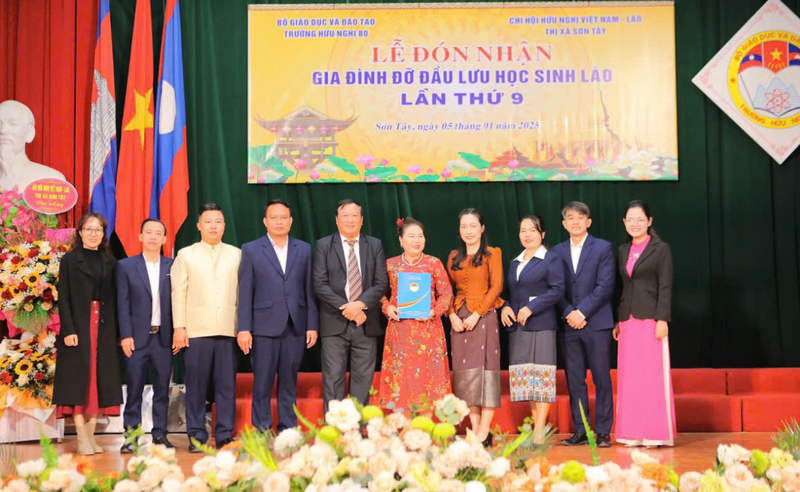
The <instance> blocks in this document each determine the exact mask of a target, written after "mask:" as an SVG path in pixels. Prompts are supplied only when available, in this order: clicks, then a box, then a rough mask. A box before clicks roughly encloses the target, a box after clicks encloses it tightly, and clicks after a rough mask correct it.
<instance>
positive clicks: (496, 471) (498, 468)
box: [486, 457, 511, 478]
mask: <svg viewBox="0 0 800 492" xmlns="http://www.w3.org/2000/svg"><path fill="white" fill-rule="evenodd" d="M509 471H511V462H510V461H508V459H506V458H502V457H500V458H497V459H496V460H494V461H492V464H491V465H489V469H488V470H487V471H486V476H487V477H490V478H503V476H505V474H506V473H508V472H509Z"/></svg>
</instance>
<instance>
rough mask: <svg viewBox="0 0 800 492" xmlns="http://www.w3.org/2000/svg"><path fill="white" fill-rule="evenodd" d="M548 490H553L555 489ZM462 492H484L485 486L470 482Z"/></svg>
mask: <svg viewBox="0 0 800 492" xmlns="http://www.w3.org/2000/svg"><path fill="white" fill-rule="evenodd" d="M550 490H555V487H553V488H551V489H550ZM464 492H486V486H485V485H484V484H482V483H481V482H477V481H475V480H472V481H470V482H467V483H466V485H464Z"/></svg>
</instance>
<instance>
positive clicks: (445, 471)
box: [403, 452, 461, 478]
mask: <svg viewBox="0 0 800 492" xmlns="http://www.w3.org/2000/svg"><path fill="white" fill-rule="evenodd" d="M431 466H432V467H433V469H434V470H436V471H437V472H438V473H439V474H440V475H441V476H443V477H445V478H455V476H456V474H457V473H458V470H460V469H461V466H460V464H459V460H458V458H457V457H456V456H455V454H452V453H447V452H445V453H443V454H440V455H439V456H437V457H435V458H433V461H431ZM403 475H405V474H403Z"/></svg>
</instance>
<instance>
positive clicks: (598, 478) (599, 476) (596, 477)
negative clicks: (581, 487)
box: [584, 466, 611, 485]
mask: <svg viewBox="0 0 800 492" xmlns="http://www.w3.org/2000/svg"><path fill="white" fill-rule="evenodd" d="M584 469H585V470H586V481H587V482H589V483H590V484H593V485H599V484H602V483H606V482H608V481H609V480H610V478H611V477H609V475H608V472H607V471H606V469H605V468H603V467H602V466H586V467H584Z"/></svg>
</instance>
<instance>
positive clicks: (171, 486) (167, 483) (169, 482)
mask: <svg viewBox="0 0 800 492" xmlns="http://www.w3.org/2000/svg"><path fill="white" fill-rule="evenodd" d="M161 490H162V492H180V490H181V481H180V480H177V479H175V478H165V479H164V481H163V482H161Z"/></svg>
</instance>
